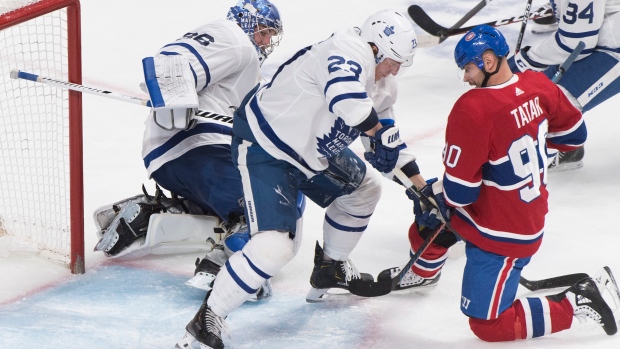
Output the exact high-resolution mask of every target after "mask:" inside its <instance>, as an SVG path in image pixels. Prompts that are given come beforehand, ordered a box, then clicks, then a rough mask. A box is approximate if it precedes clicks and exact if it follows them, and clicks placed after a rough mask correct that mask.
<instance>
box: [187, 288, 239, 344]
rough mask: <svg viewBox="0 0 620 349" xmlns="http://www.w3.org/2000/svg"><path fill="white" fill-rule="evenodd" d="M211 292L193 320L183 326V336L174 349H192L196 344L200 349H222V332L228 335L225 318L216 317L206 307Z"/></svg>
mask: <svg viewBox="0 0 620 349" xmlns="http://www.w3.org/2000/svg"><path fill="white" fill-rule="evenodd" d="M210 295H211V291H209V292H208V293H207V296H206V297H205V300H204V301H203V302H202V305H201V306H200V309H198V312H197V313H196V315H195V316H194V318H193V319H192V320H191V321H190V322H189V323H188V324H187V326H185V330H186V333H185V336H184V337H183V338H181V340H179V341H178V342H177V344H176V346H175V348H176V349H192V348H193V347H192V344H194V343H196V342H198V343H199V344H200V348H201V349H223V348H224V342H223V341H222V332H224V333H226V334H227V335H228V327H227V326H226V322H224V319H225V318H222V317H219V316H217V314H215V313H214V312H213V311H212V310H211V308H210V307H209V306H208V305H207V300H208V299H209V296H210Z"/></svg>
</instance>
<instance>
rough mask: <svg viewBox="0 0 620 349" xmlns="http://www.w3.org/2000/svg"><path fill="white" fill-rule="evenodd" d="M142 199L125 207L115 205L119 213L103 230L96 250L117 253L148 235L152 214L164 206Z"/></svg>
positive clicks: (115, 209) (111, 253)
mask: <svg viewBox="0 0 620 349" xmlns="http://www.w3.org/2000/svg"><path fill="white" fill-rule="evenodd" d="M142 201H143V199H136V200H134V201H130V202H128V203H127V204H126V205H124V206H123V207H116V206H115V207H114V211H116V212H117V215H116V217H115V218H114V220H113V221H112V223H111V224H110V226H109V227H107V228H106V229H105V230H104V231H103V232H102V234H101V238H100V239H99V241H98V242H97V245H96V246H95V251H104V252H106V253H108V254H110V255H116V254H118V253H119V252H120V251H121V250H123V249H124V248H126V247H127V246H129V245H131V244H132V243H133V242H134V241H136V240H137V239H138V238H140V237H142V236H145V235H146V231H147V228H148V222H149V219H150V217H151V215H153V214H154V213H159V212H161V211H162V210H163V209H164V206H162V205H161V204H159V203H148V202H142Z"/></svg>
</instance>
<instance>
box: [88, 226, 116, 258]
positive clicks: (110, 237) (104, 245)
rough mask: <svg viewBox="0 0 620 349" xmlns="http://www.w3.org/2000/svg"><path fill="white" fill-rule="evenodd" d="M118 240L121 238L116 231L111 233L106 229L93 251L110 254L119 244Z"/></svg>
mask: <svg viewBox="0 0 620 349" xmlns="http://www.w3.org/2000/svg"><path fill="white" fill-rule="evenodd" d="M117 225H118V224H117ZM118 239H119V236H118V233H117V232H116V231H109V230H108V229H106V230H104V231H103V234H102V235H101V239H99V241H98V242H97V245H95V248H94V249H93V251H95V252H96V251H103V252H108V251H109V250H110V249H111V248H112V247H114V245H115V244H116V243H117V242H118Z"/></svg>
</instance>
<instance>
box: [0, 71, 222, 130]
mask: <svg viewBox="0 0 620 349" xmlns="http://www.w3.org/2000/svg"><path fill="white" fill-rule="evenodd" d="M10 76H11V78H13V79H22V80H28V81H33V82H38V83H42V84H46V85H50V86H54V87H58V88H62V89H65V90H72V91H78V92H82V93H88V94H91V95H95V96H101V97H107V98H111V99H116V100H117V101H123V102H128V103H133V104H140V105H143V106H147V107H150V106H151V101H149V100H148V99H145V98H140V97H136V96H128V95H124V94H122V93H118V92H113V91H106V90H102V89H98V88H92V87H88V86H84V85H80V84H74V83H72V82H68V81H62V80H57V79H52V78H48V77H43V76H39V75H36V74H33V73H27V72H23V71H21V70H19V69H13V70H11V73H10ZM194 115H195V116H198V117H202V118H207V119H214V120H219V121H222V122H226V123H231V124H232V116H228V115H222V114H217V113H214V112H210V111H206V110H200V109H198V110H196V111H195V113H194Z"/></svg>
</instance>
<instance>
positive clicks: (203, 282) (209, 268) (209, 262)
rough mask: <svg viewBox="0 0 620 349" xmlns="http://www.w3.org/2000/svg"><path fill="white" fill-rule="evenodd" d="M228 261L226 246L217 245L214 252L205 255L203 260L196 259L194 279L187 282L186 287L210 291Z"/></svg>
mask: <svg viewBox="0 0 620 349" xmlns="http://www.w3.org/2000/svg"><path fill="white" fill-rule="evenodd" d="M227 260H228V255H227V254H226V252H225V251H224V246H222V245H215V247H213V250H211V251H210V252H208V253H207V254H206V255H205V258H203V259H202V260H201V259H199V258H197V259H196V269H195V270H194V277H193V278H191V279H189V280H187V281H186V282H185V284H186V285H189V286H192V287H196V288H200V289H202V290H206V291H209V290H210V289H211V288H212V287H213V281H215V277H216V276H217V273H219V271H220V269H221V268H222V265H224V263H226V261H227Z"/></svg>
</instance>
